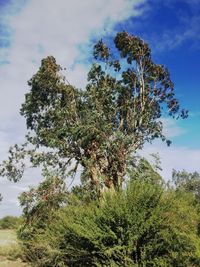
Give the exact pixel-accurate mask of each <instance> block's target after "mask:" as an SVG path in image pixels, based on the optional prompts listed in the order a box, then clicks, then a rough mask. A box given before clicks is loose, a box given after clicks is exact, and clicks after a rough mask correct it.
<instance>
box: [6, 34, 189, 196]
mask: <svg viewBox="0 0 200 267" xmlns="http://www.w3.org/2000/svg"><path fill="white" fill-rule="evenodd" d="M114 45H115V47H113V49H112V50H111V49H110V48H109V47H108V46H107V45H106V44H105V43H104V42H103V41H102V40H100V41H99V42H98V43H97V44H96V45H95V46H94V52H93V55H94V60H95V62H94V64H93V65H92V67H91V69H90V71H89V73H88V83H87V86H86V88H84V89H78V88H76V87H75V86H73V85H71V84H69V82H68V81H67V80H66V78H65V77H64V76H63V74H62V68H61V66H59V65H58V64H57V63H56V59H55V58H54V57H53V56H48V57H47V58H45V59H43V60H42V62H41V66H40V68H39V70H38V71H37V73H36V74H35V75H33V77H32V78H31V79H30V81H29V82H28V85H29V87H30V91H29V92H28V93H27V94H26V96H25V102H24V103H23V105H22V108H21V115H22V116H24V117H25V119H26V125H27V130H28V133H27V136H26V142H25V144H23V145H22V146H18V145H15V146H14V147H12V148H11V149H10V156H9V159H8V160H7V161H4V163H3V164H2V165H1V175H4V176H8V177H9V178H10V179H13V180H15V181H16V180H18V179H20V178H21V176H22V175H23V171H24V168H25V162H26V157H29V160H30V162H31V164H32V166H39V165H43V168H44V170H45V171H46V170H47V169H49V168H50V169H51V171H52V172H53V171H54V172H57V173H59V175H60V176H62V177H66V175H67V174H71V175H73V174H74V173H75V172H76V170H77V167H78V165H81V166H82V169H83V172H82V175H81V179H82V182H84V183H86V184H88V185H89V186H91V187H92V188H95V189H97V190H99V191H101V190H103V189H104V188H114V189H119V188H121V186H122V183H123V180H124V177H125V174H126V169H127V164H128V161H129V160H130V157H131V155H132V154H133V152H135V151H136V150H137V149H139V148H142V146H143V145H144V143H145V142H151V141H152V140H153V139H155V138H161V139H162V140H163V141H166V142H167V144H169V143H170V141H169V140H166V138H165V136H164V135H163V132H162V128H163V127H162V122H161V120H160V118H161V116H162V114H163V112H164V113H168V114H169V115H170V116H172V117H176V118H177V117H182V118H185V117H187V111H185V110H181V109H180V106H179V102H178V100H177V99H176V97H175V93H174V85H173V82H172V81H171V78H170V74H169V71H168V70H167V69H166V68H165V67H164V66H163V65H158V64H156V63H154V62H153V60H152V57H151V50H150V48H149V46H148V44H147V43H145V42H144V41H143V40H141V39H140V38H138V37H136V36H133V35H130V34H128V33H127V32H120V33H118V34H117V35H116V37H115V38H114ZM70 164H71V166H72V167H71V170H70V171H69V165H70Z"/></svg>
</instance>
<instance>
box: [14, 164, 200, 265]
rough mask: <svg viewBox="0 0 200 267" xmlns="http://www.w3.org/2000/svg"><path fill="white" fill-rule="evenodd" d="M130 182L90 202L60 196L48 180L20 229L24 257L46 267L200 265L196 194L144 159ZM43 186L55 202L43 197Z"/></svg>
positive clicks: (78, 197) (36, 196) (70, 195)
mask: <svg viewBox="0 0 200 267" xmlns="http://www.w3.org/2000/svg"><path fill="white" fill-rule="evenodd" d="M141 169H143V171H141ZM129 180H130V181H129V182H128V183H127V185H126V186H125V187H124V189H123V190H121V191H119V192H112V191H111V192H106V193H104V195H103V197H102V198H101V199H100V200H91V201H89V202H88V201H85V200H84V199H83V198H81V197H80V194H78V195H77V194H75V193H74V194H73V193H71V194H69V195H68V197H67V201H66V200H65V201H63V200H64V198H60V199H58V198H57V197H56V192H59V190H58V189H56V190H54V191H53V190H52V186H50V185H52V184H54V185H55V180H54V178H48V182H47V181H46V182H44V183H43V184H41V185H40V187H39V190H38V191H37V193H36V191H35V202H34V203H32V206H31V208H30V209H29V210H27V209H26V215H25V216H24V223H23V225H22V227H21V229H20V231H19V238H20V239H21V241H22V244H23V246H22V247H23V252H24V254H25V257H26V259H27V260H28V261H30V262H31V263H32V265H33V266H44V267H45V266H46V267H47V266H48V267H50V266H71V267H72V266H73V267H76V266H133V267H136V266H149V267H150V266H152V267H153V266H160V267H164V266H166V267H170V266H177V267H189V266H200V238H199V233H198V225H199V220H200V218H199V214H198V205H199V204H198V203H197V202H196V195H195V194H194V193H193V192H189V191H188V190H185V189H184V188H183V187H178V186H177V187H176V188H173V187H170V186H166V185H165V184H164V182H163V181H162V179H161V177H160V176H159V175H158V173H156V172H155V171H154V170H153V168H152V167H151V166H150V165H149V164H148V163H147V162H146V161H144V160H143V161H141V162H140V164H139V165H138V166H137V169H136V170H133V171H132V172H131V175H130V179H129ZM44 184H45V186H46V185H47V184H48V186H49V188H51V190H49V192H51V196H53V195H54V197H55V201H56V205H55V203H54V204H53V202H51V203H50V202H48V201H47V200H45V199H44V196H43V195H42V193H41V192H43V191H42V188H43V189H44ZM57 188H60V185H59V183H58V181H57ZM32 192H33V191H32ZM53 192H54V193H53ZM75 192H77V191H75ZM26 197H27V196H26ZM51 200H52V198H51ZM64 202H65V204H63V203H64ZM24 203H26V205H25V206H26V208H27V202H24ZM36 211H37V212H36Z"/></svg>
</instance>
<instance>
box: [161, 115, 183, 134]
mask: <svg viewBox="0 0 200 267" xmlns="http://www.w3.org/2000/svg"><path fill="white" fill-rule="evenodd" d="M161 121H162V123H163V134H164V135H165V136H166V137H167V138H173V137H178V136H181V135H183V134H185V133H186V129H183V128H181V127H180V126H178V124H177V120H175V119H172V118H162V119H161Z"/></svg>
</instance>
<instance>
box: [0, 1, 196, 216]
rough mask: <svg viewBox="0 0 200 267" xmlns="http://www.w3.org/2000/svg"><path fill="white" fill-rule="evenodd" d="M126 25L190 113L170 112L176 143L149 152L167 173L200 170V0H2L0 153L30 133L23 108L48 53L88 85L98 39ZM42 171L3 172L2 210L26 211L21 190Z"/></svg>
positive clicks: (146, 152) (146, 151) (167, 122)
mask: <svg viewBox="0 0 200 267" xmlns="http://www.w3.org/2000/svg"><path fill="white" fill-rule="evenodd" d="M122 30H126V31H128V32H130V33H132V34H134V35H138V36H139V37H141V38H143V39H144V40H145V41H146V42H148V43H149V45H150V47H151V49H152V55H153V58H154V60H155V61H156V62H157V63H159V64H164V65H166V66H167V67H168V69H169V71H170V73H171V77H172V80H173V82H174V84H175V90H176V94H177V97H178V98H179V99H180V103H181V105H182V107H184V108H186V109H188V110H189V113H190V116H189V118H188V119H187V120H178V121H177V120H172V119H170V118H167V117H165V118H163V123H164V125H165V129H164V131H165V133H166V135H167V136H168V137H169V138H170V139H171V140H172V141H173V143H172V145H171V147H170V148H168V147H167V146H166V145H165V144H163V143H161V142H159V141H156V142H154V143H153V144H152V145H148V144H147V145H146V146H145V148H144V149H143V151H142V152H141V154H142V155H145V156H147V157H148V155H149V154H150V153H155V152H159V154H160V157H161V161H162V167H163V176H164V177H165V178H166V179H169V178H170V174H171V170H172V169H173V168H175V169H179V170H180V169H183V168H184V169H186V170H188V171H194V170H197V171H200V164H199V163H200V139H199V133H200V104H199V97H200V91H199V84H200V75H199V71H200V0H165V1H163V0H84V1H80V0H67V1H66V0H57V1H56V2H55V1H54V0H18V1H15V0H0V94H1V97H0V147H1V149H0V160H2V159H4V158H6V153H7V150H8V148H9V146H10V145H12V144H14V143H15V142H22V141H23V136H24V133H25V122H24V120H23V119H22V118H21V117H20V116H19V108H20V105H21V103H22V102H23V99H24V93H25V92H27V90H28V87H27V80H28V79H30V77H31V76H32V75H33V74H34V73H35V72H36V71H37V69H38V67H39V65H40V61H41V59H42V58H43V57H45V56H47V55H50V54H51V55H54V56H55V57H56V58H57V61H58V63H60V64H61V65H62V66H64V67H66V68H67V71H66V76H67V79H68V80H69V81H70V82H71V83H72V84H74V85H76V86H78V87H84V85H85V83H86V75H87V71H88V69H89V66H90V59H91V51H92V46H93V44H94V42H95V41H97V40H98V39H99V38H101V37H103V38H104V39H105V40H107V41H108V42H109V40H111V38H112V37H113V36H114V35H115V34H116V32H118V31H122ZM40 179H41V177H40V174H39V172H37V171H36V170H35V171H34V174H33V172H27V174H26V175H25V177H24V179H23V180H22V181H21V182H20V183H18V184H13V183H11V182H8V181H7V180H6V179H3V178H2V179H1V180H0V185H1V187H0V188H1V189H0V191H1V192H3V196H4V201H3V203H2V204H1V205H0V217H1V216H3V215H5V214H19V213H20V211H21V210H20V208H19V204H18V202H17V195H18V194H19V193H20V192H22V191H24V190H27V188H28V186H29V185H36V184H37V183H38V182H39V180H40Z"/></svg>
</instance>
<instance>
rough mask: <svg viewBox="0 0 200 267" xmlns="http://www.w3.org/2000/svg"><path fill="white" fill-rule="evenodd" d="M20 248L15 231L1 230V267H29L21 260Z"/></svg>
mask: <svg viewBox="0 0 200 267" xmlns="http://www.w3.org/2000/svg"><path fill="white" fill-rule="evenodd" d="M19 256H20V247H19V244H18V242H17V237H16V233H15V231H14V230H0V267H28V265H27V264H25V263H23V262H22V261H21V260H20V259H19Z"/></svg>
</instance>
